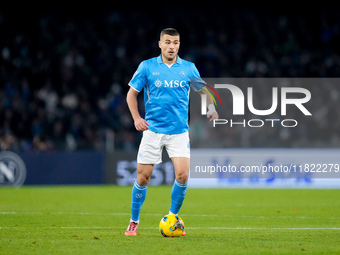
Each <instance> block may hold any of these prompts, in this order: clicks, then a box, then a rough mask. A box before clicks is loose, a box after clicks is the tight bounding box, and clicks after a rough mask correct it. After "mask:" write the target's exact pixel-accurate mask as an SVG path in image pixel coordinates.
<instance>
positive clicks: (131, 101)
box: [126, 87, 149, 131]
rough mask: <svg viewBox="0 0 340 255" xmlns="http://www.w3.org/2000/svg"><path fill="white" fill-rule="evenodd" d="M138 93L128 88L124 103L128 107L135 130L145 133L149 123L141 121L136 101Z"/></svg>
mask: <svg viewBox="0 0 340 255" xmlns="http://www.w3.org/2000/svg"><path fill="white" fill-rule="evenodd" d="M138 93H139V91H137V90H135V89H133V88H132V87H130V89H129V91H128V93H127V96H126V102H127V105H128V107H129V110H130V113H131V116H132V118H133V121H134V124H135V127H136V129H137V130H138V131H145V130H148V129H149V123H148V122H147V121H146V120H145V119H143V118H142V117H141V116H140V114H139V111H138V101H137V95H138Z"/></svg>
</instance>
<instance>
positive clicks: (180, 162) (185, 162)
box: [165, 132, 190, 214]
mask: <svg viewBox="0 0 340 255" xmlns="http://www.w3.org/2000/svg"><path fill="white" fill-rule="evenodd" d="M165 148H166V150H167V152H168V154H169V157H170V158H171V160H172V163H173V165H174V169H175V177H176V179H175V181H174V184H173V186H172V191H171V205H170V212H169V213H173V214H178V212H179V210H180V209H181V206H182V204H183V201H184V198H185V194H186V190H187V180H188V176H189V168H190V142H189V133H188V132H185V133H182V134H178V135H171V136H169V137H168V142H167V144H166V147H165Z"/></svg>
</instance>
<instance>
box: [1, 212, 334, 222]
mask: <svg viewBox="0 0 340 255" xmlns="http://www.w3.org/2000/svg"><path fill="white" fill-rule="evenodd" d="M0 214H2V215H23V214H27V215H30V214H32V215H35V214H39V215H42V214H62V215H67V214H69V215H72V214H74V215H108V216H110V215H112V216H130V213H98V212H48V211H47V212H43V211H42V212H27V211H26V212H25V211H23V212H15V211H13V212H0ZM143 215H146V216H159V217H161V216H162V214H160V213H143ZM181 216H183V217H212V218H213V217H226V218H257V219H266V218H288V219H291V218H298V219H315V218H324V217H318V216H294V215H267V216H264V215H230V214H223V215H219V214H181ZM326 219H332V220H335V219H340V217H328V218H326Z"/></svg>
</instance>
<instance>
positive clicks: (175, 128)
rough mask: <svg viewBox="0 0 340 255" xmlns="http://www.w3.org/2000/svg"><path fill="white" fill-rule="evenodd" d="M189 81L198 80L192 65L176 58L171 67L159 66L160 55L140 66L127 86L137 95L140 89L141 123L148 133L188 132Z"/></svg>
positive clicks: (197, 73) (196, 71) (198, 76)
mask: <svg viewBox="0 0 340 255" xmlns="http://www.w3.org/2000/svg"><path fill="white" fill-rule="evenodd" d="M192 78H199V79H200V74H199V72H198V70H197V68H196V66H195V64H194V63H192V62H189V61H186V60H183V59H181V58H179V57H178V56H177V61H176V63H174V64H173V65H172V66H171V67H169V66H168V65H166V64H164V63H163V61H162V57H161V55H160V56H158V57H155V58H151V59H148V60H145V61H143V62H141V63H140V65H139V66H138V69H137V71H136V72H135V74H134V75H133V77H132V79H131V80H130V82H129V85H130V86H131V87H132V88H134V89H135V90H137V91H141V90H142V89H143V88H144V103H145V120H146V121H147V122H148V123H149V124H150V127H149V129H150V131H153V132H156V133H161V134H181V133H184V132H187V131H188V130H189V125H188V111H189V94H190V79H192Z"/></svg>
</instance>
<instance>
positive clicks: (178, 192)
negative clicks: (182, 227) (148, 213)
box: [169, 180, 187, 214]
mask: <svg viewBox="0 0 340 255" xmlns="http://www.w3.org/2000/svg"><path fill="white" fill-rule="evenodd" d="M186 193H187V183H180V182H179V181H177V180H175V182H174V185H173V186H172V191H171V205H170V212H169V213H173V214H178V212H179V210H180V209H181V206H182V204H183V200H184V198H185V194H186Z"/></svg>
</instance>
